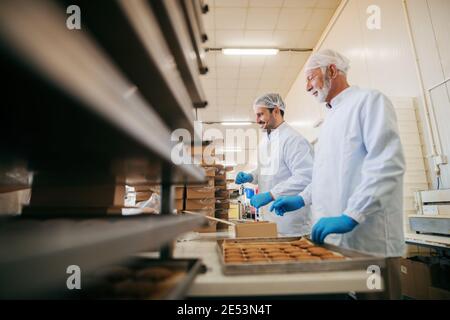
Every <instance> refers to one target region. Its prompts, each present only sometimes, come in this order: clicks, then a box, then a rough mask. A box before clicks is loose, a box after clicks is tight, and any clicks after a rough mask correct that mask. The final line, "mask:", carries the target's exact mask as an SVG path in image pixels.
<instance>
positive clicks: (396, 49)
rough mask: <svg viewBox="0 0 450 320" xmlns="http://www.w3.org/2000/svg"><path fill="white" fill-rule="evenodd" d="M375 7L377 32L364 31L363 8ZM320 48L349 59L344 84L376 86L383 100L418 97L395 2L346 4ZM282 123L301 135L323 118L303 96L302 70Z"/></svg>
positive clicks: (359, 0) (320, 108)
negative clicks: (378, 23)
mask: <svg viewBox="0 0 450 320" xmlns="http://www.w3.org/2000/svg"><path fill="white" fill-rule="evenodd" d="M372 4H377V5H379V6H380V8H381V19H382V20H381V21H382V24H381V30H368V29H367V27H366V19H367V18H368V14H367V13H366V9H367V7H368V6H369V5H372ZM321 48H322V49H324V48H330V49H335V50H337V51H339V52H341V53H342V54H344V55H346V56H347V57H348V58H349V59H350V60H351V70H350V73H349V82H350V83H351V84H356V85H358V86H361V87H371V88H376V89H378V90H380V91H382V92H384V93H385V94H386V95H388V96H394V97H418V96H419V95H420V90H419V86H418V81H417V76H416V72H415V68H414V59H413V56H412V53H411V47H410V44H409V40H408V33H407V29H406V25H405V22H404V17H403V11H402V4H401V1H400V0H381V1H380V0H378V1H373V0H350V1H348V3H347V5H346V6H345V8H344V9H343V11H342V13H341V15H340V16H339V17H338V19H337V21H336V23H335V25H334V27H333V28H332V29H331V31H330V32H329V34H328V35H327V37H326V39H325V41H324V42H323V44H322V46H321ZM286 103H287V106H288V108H289V109H288V112H287V115H286V119H287V120H288V121H290V122H294V123H296V122H298V123H299V125H298V126H297V128H298V129H299V130H300V131H302V132H303V133H304V134H305V135H306V136H307V137H310V136H311V137H313V136H314V132H316V131H315V130H313V129H312V128H311V123H314V122H315V121H316V120H318V119H319V118H320V117H321V116H322V114H323V110H324V109H323V108H324V107H323V106H322V105H319V104H318V103H316V102H315V100H314V99H313V98H312V97H310V96H309V95H308V94H307V93H306V92H305V80H304V76H303V71H302V72H301V73H300V74H299V77H298V78H297V80H296V81H295V82H294V84H293V86H292V88H291V90H290V91H289V93H288V95H287V97H286Z"/></svg>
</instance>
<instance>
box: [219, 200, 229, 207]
mask: <svg viewBox="0 0 450 320" xmlns="http://www.w3.org/2000/svg"><path fill="white" fill-rule="evenodd" d="M229 208H230V200H220V199H218V200H216V209H229Z"/></svg>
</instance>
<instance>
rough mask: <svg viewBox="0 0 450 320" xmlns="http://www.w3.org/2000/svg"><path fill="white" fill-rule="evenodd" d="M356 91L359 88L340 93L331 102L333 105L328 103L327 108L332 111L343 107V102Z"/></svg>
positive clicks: (350, 88) (355, 87)
mask: <svg viewBox="0 0 450 320" xmlns="http://www.w3.org/2000/svg"><path fill="white" fill-rule="evenodd" d="M356 89H358V87H357V86H350V87H348V88H347V89H345V90H344V91H342V92H341V93H339V94H338V95H337V96H336V97H334V98H333V99H332V100H331V103H329V104H328V103H327V108H328V109H331V110H336V109H338V108H339V107H340V106H341V105H342V101H344V100H345V99H346V98H347V97H348V96H349V95H351V94H352V93H353V92H354V91H355V90H356Z"/></svg>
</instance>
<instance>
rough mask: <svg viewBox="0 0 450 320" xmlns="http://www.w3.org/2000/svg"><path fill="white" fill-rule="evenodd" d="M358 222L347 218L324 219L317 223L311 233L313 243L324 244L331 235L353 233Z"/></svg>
mask: <svg viewBox="0 0 450 320" xmlns="http://www.w3.org/2000/svg"><path fill="white" fill-rule="evenodd" d="M357 225H358V222H356V221H355V220H353V219H352V218H350V217H349V216H346V215H345V214H343V215H341V216H340V217H329V218H322V219H320V220H319V222H317V223H316V224H315V225H314V227H313V229H312V233H311V237H312V241H314V242H315V243H318V244H322V243H323V241H324V240H325V238H326V236H327V235H329V234H331V233H347V232H350V231H352V230H353V229H354V228H355V227H356V226H357Z"/></svg>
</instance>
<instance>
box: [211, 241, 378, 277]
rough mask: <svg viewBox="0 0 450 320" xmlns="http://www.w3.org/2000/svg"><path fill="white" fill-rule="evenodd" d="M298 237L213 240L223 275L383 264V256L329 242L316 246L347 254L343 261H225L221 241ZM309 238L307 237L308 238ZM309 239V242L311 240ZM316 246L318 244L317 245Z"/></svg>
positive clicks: (314, 270) (346, 268) (316, 270)
mask: <svg viewBox="0 0 450 320" xmlns="http://www.w3.org/2000/svg"><path fill="white" fill-rule="evenodd" d="M300 239H301V237H285V238H246V239H225V240H218V241H217V250H218V252H219V260H220V263H221V265H222V271H223V273H224V274H226V275H242V274H267V273H293V272H321V271H344V270H364V271H367V268H368V267H369V266H371V265H376V266H379V267H380V268H384V267H385V263H386V258H384V257H378V256H372V255H368V254H365V253H361V252H358V251H355V250H348V249H343V248H340V247H337V246H334V245H330V244H323V245H320V247H323V248H326V249H329V250H331V251H334V252H337V253H340V254H342V255H344V256H345V257H347V259H345V260H326V261H288V262H283V261H281V262H270V263H266V262H262V263H242V264H232V263H228V264H226V263H225V260H224V256H223V249H222V246H223V243H242V244H245V243H248V242H289V241H295V240H300ZM308 240H309V241H311V240H310V239H308ZM311 242H312V241H311ZM318 246H319V245H318Z"/></svg>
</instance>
